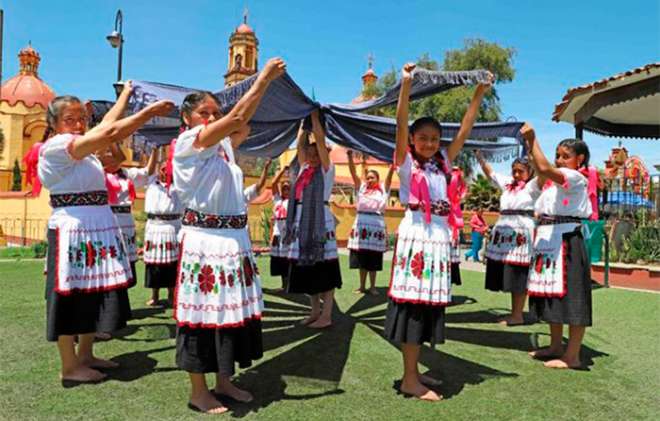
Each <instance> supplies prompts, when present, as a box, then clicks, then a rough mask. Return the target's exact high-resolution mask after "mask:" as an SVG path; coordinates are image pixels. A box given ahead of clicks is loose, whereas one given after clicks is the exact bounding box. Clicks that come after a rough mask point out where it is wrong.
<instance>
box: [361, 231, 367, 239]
mask: <svg viewBox="0 0 660 421" xmlns="http://www.w3.org/2000/svg"><path fill="white" fill-rule="evenodd" d="M360 238H362V239H363V240H365V239H366V238H367V229H366V228H362V233H361V234H360Z"/></svg>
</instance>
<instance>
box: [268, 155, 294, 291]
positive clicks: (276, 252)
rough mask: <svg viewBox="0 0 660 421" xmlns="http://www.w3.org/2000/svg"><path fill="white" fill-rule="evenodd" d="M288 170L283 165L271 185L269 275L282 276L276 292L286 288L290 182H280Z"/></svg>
mask: <svg viewBox="0 0 660 421" xmlns="http://www.w3.org/2000/svg"><path fill="white" fill-rule="evenodd" d="M288 171H289V167H288V166H286V165H285V166H283V167H282V169H280V170H279V171H278V172H277V174H275V177H274V178H273V182H272V187H271V188H272V191H273V234H272V239H271V242H270V276H281V277H282V288H281V289H279V290H278V292H282V291H284V290H286V286H287V284H288V282H287V276H289V248H288V247H287V245H286V244H284V241H283V237H284V234H286V213H287V208H288V206H289V191H290V188H291V184H290V183H289V181H288V180H285V181H281V182H280V179H281V178H282V176H283V175H284V174H285V173H287V172H288Z"/></svg>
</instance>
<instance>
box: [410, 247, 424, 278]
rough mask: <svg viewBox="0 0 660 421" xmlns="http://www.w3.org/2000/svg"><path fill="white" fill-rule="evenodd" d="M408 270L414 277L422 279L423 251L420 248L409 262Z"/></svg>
mask: <svg viewBox="0 0 660 421" xmlns="http://www.w3.org/2000/svg"><path fill="white" fill-rule="evenodd" d="M410 270H411V271H412V274H413V275H414V276H415V278H417V279H420V280H421V279H422V274H423V273H424V252H422V251H421V250H420V251H418V252H417V253H416V254H415V255H414V256H413V259H412V262H410Z"/></svg>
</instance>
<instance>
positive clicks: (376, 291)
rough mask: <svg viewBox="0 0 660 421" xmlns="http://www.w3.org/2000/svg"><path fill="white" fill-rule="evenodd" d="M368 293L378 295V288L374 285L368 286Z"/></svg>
mask: <svg viewBox="0 0 660 421" xmlns="http://www.w3.org/2000/svg"><path fill="white" fill-rule="evenodd" d="M369 295H374V296H376V295H378V290H377V289H376V288H375V287H374V288H369Z"/></svg>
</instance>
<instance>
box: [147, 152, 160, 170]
mask: <svg viewBox="0 0 660 421" xmlns="http://www.w3.org/2000/svg"><path fill="white" fill-rule="evenodd" d="M159 149H160V148H154V150H153V151H151V155H149V161H148V162H147V175H149V176H151V175H154V173H155V172H156V167H158V151H159Z"/></svg>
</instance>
